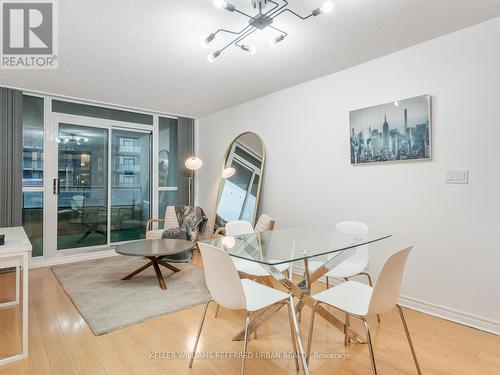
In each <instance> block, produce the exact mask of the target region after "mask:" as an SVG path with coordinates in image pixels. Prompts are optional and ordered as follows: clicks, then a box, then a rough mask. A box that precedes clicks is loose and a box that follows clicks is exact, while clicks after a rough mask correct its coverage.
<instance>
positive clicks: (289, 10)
mask: <svg viewBox="0 0 500 375" xmlns="http://www.w3.org/2000/svg"><path fill="white" fill-rule="evenodd" d="M285 12H290V13H292V14H293V15H294V16H296V17H298V18H300V19H301V20H307V19H308V18H309V17H312V16H313V14H312V13H311V14H309V15H308V16H305V17H304V16H301V15H300V14H298V13H295V12H294V11H293V10H291V9H289V8H287V9H283V10H282V11H280V12H278V13H277V14H274V15H273V16H272V19H275V18H276V17H278V16H279V15H280V14H281V13H285Z"/></svg>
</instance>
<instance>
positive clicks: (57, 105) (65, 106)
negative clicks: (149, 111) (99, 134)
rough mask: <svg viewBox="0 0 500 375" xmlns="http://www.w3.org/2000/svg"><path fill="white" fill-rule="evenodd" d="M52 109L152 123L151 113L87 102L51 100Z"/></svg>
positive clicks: (108, 118) (82, 114)
mask: <svg viewBox="0 0 500 375" xmlns="http://www.w3.org/2000/svg"><path fill="white" fill-rule="evenodd" d="M52 111H53V112H58V113H67V114H69V115H78V116H86V117H94V118H102V119H107V120H115V121H123V122H132V123H135V124H144V125H153V116H152V115H146V114H144V113H137V112H130V111H123V110H120V109H113V108H105V107H98V106H94V105H88V104H81V103H73V102H65V101H62V100H52Z"/></svg>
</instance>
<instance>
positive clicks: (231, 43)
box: [219, 26, 256, 53]
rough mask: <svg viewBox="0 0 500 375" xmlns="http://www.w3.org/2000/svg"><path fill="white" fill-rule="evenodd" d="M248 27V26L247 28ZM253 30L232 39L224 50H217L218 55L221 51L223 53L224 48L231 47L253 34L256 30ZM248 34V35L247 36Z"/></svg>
mask: <svg viewBox="0 0 500 375" xmlns="http://www.w3.org/2000/svg"><path fill="white" fill-rule="evenodd" d="M247 27H248V26H247ZM252 29H253V30H247V31H245V32H244V33H243V35H240V36H238V37H236V38H235V39H233V40H232V41H231V42H229V44H227V45H226V46H225V47H224V48H222V49H220V50H219V53H222V51H224V50H225V49H226V48H228V47H230V46H232V45H233V44H236V43H238V42H239V41H241V40H243V39H245V38H246V37H247V36H248V35H250V34H251V33H253V32H254V31H255V30H256V29H255V28H254V27H252ZM249 32H250V34H249Z"/></svg>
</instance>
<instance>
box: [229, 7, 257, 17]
mask: <svg viewBox="0 0 500 375" xmlns="http://www.w3.org/2000/svg"><path fill="white" fill-rule="evenodd" d="M234 11H235V12H236V13H239V14H241V15H243V16H245V17H248V18H250V19H252V20H253V19H254V18H253V17H252V16H251V15H249V14H246V13H245V12H242V11H241V10H238V9H236V8H235V9H234Z"/></svg>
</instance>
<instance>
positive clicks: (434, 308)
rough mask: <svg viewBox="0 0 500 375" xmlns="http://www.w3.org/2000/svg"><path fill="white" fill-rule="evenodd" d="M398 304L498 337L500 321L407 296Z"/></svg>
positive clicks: (297, 270) (298, 270)
mask: <svg viewBox="0 0 500 375" xmlns="http://www.w3.org/2000/svg"><path fill="white" fill-rule="evenodd" d="M294 273H295V274H297V275H300V276H302V275H303V273H304V268H303V267H302V266H296V265H294ZM319 281H321V282H323V283H324V282H326V279H325V277H324V276H322V277H321V278H320V279H319ZM329 282H330V285H336V284H338V283H342V282H344V280H340V279H334V278H330V280H329ZM399 304H400V305H401V306H404V307H408V308H410V309H412V310H416V311H420V312H423V313H425V314H429V315H432V316H435V317H437V318H441V319H445V320H449V321H451V322H454V323H458V324H462V325H465V326H467V327H472V328H476V329H479V330H481V331H484V332H488V333H492V334H494V335H497V336H500V321H494V320H491V319H486V318H483V317H480V316H477V315H474V314H470V313H467V312H464V311H459V310H455V309H452V308H449V307H446V306H441V305H437V304H435V303H431V302H426V301H421V300H417V299H415V298H411V297H408V296H401V297H400V299H399Z"/></svg>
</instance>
